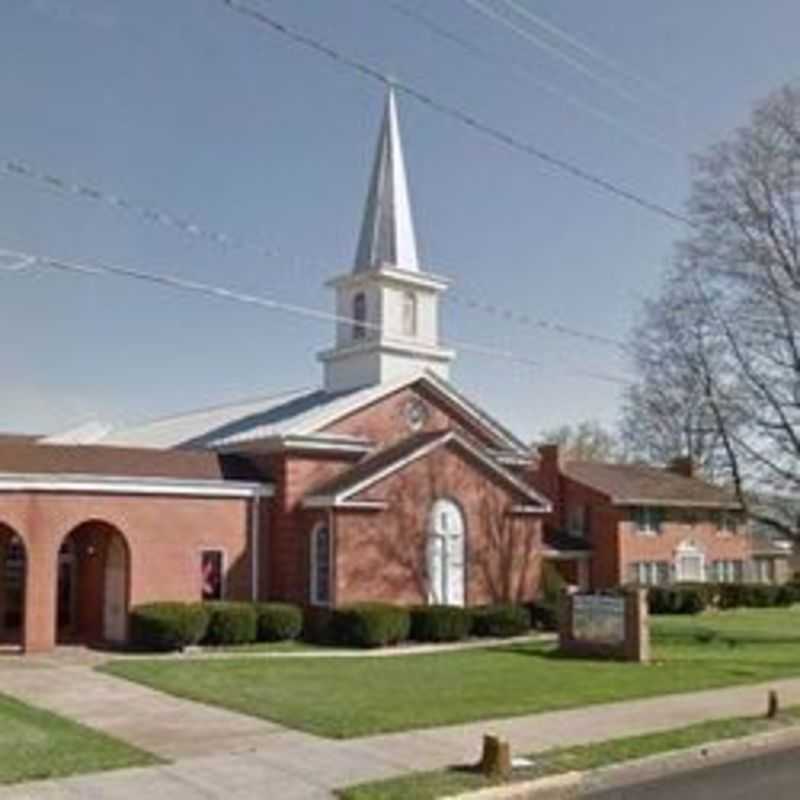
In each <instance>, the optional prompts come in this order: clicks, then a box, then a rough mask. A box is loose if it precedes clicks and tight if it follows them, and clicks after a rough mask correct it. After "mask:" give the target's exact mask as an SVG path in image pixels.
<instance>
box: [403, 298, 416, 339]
mask: <svg viewBox="0 0 800 800" xmlns="http://www.w3.org/2000/svg"><path fill="white" fill-rule="evenodd" d="M416 335H417V296H416V294H414V292H403V336H416Z"/></svg>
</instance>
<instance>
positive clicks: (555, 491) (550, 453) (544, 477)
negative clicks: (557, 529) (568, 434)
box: [531, 444, 561, 507]
mask: <svg viewBox="0 0 800 800" xmlns="http://www.w3.org/2000/svg"><path fill="white" fill-rule="evenodd" d="M538 450H539V463H538V465H537V467H536V471H535V472H534V473H533V475H532V480H531V482H532V483H533V485H534V486H535V487H536V488H537V489H538V490H539V491H540V492H542V493H543V494H544V495H545V496H546V497H548V498H549V499H550V500H551V501H552V503H553V506H554V507H555V506H556V505H557V504H558V502H559V494H560V492H559V488H560V480H559V478H560V475H561V450H560V448H559V446H558V445H557V444H543V445H540V446H539V448H538Z"/></svg>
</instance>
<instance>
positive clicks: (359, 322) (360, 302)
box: [353, 292, 367, 340]
mask: <svg viewBox="0 0 800 800" xmlns="http://www.w3.org/2000/svg"><path fill="white" fill-rule="evenodd" d="M366 322H367V297H366V295H365V294H364V292H359V293H358V294H357V295H356V296H355V297H354V298H353V339H354V340H357V339H364V338H365V337H366V335H367V325H366Z"/></svg>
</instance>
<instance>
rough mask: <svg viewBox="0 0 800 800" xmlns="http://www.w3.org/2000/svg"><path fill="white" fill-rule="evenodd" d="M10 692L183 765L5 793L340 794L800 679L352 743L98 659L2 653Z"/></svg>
mask: <svg viewBox="0 0 800 800" xmlns="http://www.w3.org/2000/svg"><path fill="white" fill-rule="evenodd" d="M0 685H1V686H2V691H3V692H5V693H8V694H10V695H13V696H15V697H18V698H19V699H21V700H23V701H25V702H29V703H31V704H32V705H37V706H40V707H43V708H46V709H48V710H51V711H54V712H56V713H59V714H63V715H65V716H69V717H71V718H73V719H75V720H77V721H79V722H82V723H84V724H86V725H90V726H92V727H94V728H97V729H99V730H102V731H104V732H106V733H109V734H111V735H113V736H116V737H118V738H120V739H123V740H125V741H127V742H130V743H131V744H135V745H137V746H139V747H142V748H144V749H147V750H149V751H150V752H153V753H156V754H157V755H161V756H163V757H165V758H168V759H170V760H173V761H174V762H175V763H173V764H170V765H166V766H160V767H149V768H143V769H130V770H122V771H119V772H113V773H102V774H97V775H89V776H83V777H76V778H69V779H66V780H61V781H51V782H41V783H36V784H27V785H22V786H17V787H8V788H5V789H0V800H23V798H26V799H27V798H30V799H31V800H33V798H36V799H37V800H39V799H41V800H55V799H56V798H58V800H75V799H76V798H94V797H98V798H99V797H102V798H103V799H104V800H133V799H134V798H136V799H137V800H138V799H139V798H141V797H143V796H147V794H148V793H150V794H153V795H155V794H156V793H159V794H160V795H161V796H163V797H169V798H170V800H183V799H184V798H186V800H189V799H190V798H209V799H212V798H221V799H223V798H224V800H244V799H245V798H259V797H266V796H269V797H281V798H285V800H294V798H298V799H299V798H311V800H315V799H316V798H330V797H331V796H332V794H331V792H332V790H333V789H335V788H338V787H342V786H346V785H348V784H351V783H357V782H360V781H365V780H374V779H378V778H382V777H390V776H392V775H398V774H402V773H404V772H408V771H411V770H426V769H435V768H438V767H443V766H446V765H448V764H459V763H467V762H471V761H474V760H476V758H477V755H478V751H479V748H480V743H481V737H482V735H483V734H484V733H485V732H489V731H491V732H494V733H498V734H500V735H502V736H505V737H507V738H508V739H509V740H510V741H511V744H512V748H513V749H514V751H515V752H518V753H530V752H536V751H539V750H544V749H547V748H550V747H554V746H565V745H571V744H581V743H586V742H591V741H598V740H603V739H608V738H611V737H618V736H629V735H634V734H638V733H646V732H653V731H659V730H666V729H669V728H673V727H678V726H681V725H687V724H691V723H693V722H699V721H702V720H707V719H714V718H723V717H732V716H741V715H754V714H758V713H760V712H762V711H763V710H764V709H765V706H766V693H767V690H768V689H776V690H777V691H778V692H779V695H780V697H781V701H782V702H783V703H784V704H800V678H794V679H787V680H780V681H774V682H771V683H769V684H763V685H758V686H741V687H734V688H728V689H716V690H713V691H707V692H693V693H690V694H682V695H671V696H668V697H661V698H650V699H646V700H634V701H628V702H625V703H614V704H607V705H598V706H589V707H585V708H580V709H574V710H570V711H555V712H548V713H544V714H536V715H532V716H527V717H518V718H515V719H504V720H493V721H485V722H477V723H470V724H468V725H457V726H448V727H443V728H433V729H429V730H421V731H413V732H407V733H396V734H388V735H384V736H375V737H369V738H363V739H354V740H353V739H351V740H349V741H334V740H330V739H322V738H320V737H317V736H312V735H310V734H305V733H299V732H296V731H291V730H288V729H286V728H282V727H281V726H279V725H276V724H274V723H270V722H266V721H263V720H258V719H254V718H250V717H246V716H244V715H241V714H236V713H233V712H230V711H225V710H222V709H216V708H212V707H209V706H204V705H200V704H198V703H192V702H190V701H186V700H179V699H176V698H173V697H170V696H168V695H164V694H161V693H159V692H155V691H153V690H151V689H147V688H144V687H141V686H137V685H136V684H132V683H128V682H127V681H123V680H121V679H118V678H114V677H111V676H108V675H103V674H100V673H97V672H93V671H92V669H91V668H90V667H89V666H85V665H80V664H73V665H67V666H65V665H63V664H62V663H59V661H58V659H55V660H53V659H50V660H48V659H35V658H31V659H26V660H25V661H24V662H23V661H21V660H19V659H7V660H6V659H0Z"/></svg>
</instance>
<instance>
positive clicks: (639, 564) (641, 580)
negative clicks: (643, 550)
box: [631, 559, 669, 586]
mask: <svg viewBox="0 0 800 800" xmlns="http://www.w3.org/2000/svg"><path fill="white" fill-rule="evenodd" d="M631 566H632V567H633V570H634V571H635V573H636V580H635V583H637V584H639V585H640V586H666V585H667V584H669V561H665V560H664V559H661V560H655V561H634V562H633V563H632V564H631ZM659 571H661V572H662V574H661V575H660V574H659ZM662 576H663V578H664V580H661V578H662Z"/></svg>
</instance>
